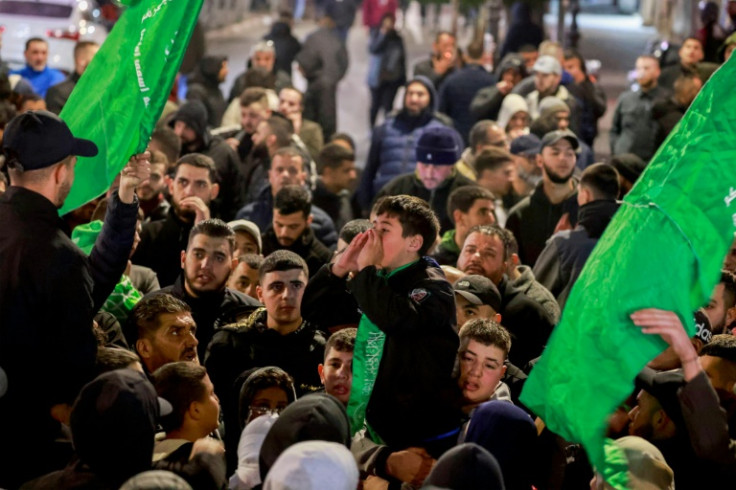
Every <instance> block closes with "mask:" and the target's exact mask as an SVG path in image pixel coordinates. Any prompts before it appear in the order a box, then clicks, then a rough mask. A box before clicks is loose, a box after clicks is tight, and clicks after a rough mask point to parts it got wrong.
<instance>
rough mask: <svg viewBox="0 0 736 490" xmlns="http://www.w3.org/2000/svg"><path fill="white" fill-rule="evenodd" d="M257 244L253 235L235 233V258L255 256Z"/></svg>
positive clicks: (242, 232)
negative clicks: (247, 255)
mask: <svg viewBox="0 0 736 490" xmlns="http://www.w3.org/2000/svg"><path fill="white" fill-rule="evenodd" d="M257 253H258V242H256V239H255V238H253V235H251V234H250V233H248V232H247V231H236V232H235V256H236V257H240V256H241V255H245V254H257Z"/></svg>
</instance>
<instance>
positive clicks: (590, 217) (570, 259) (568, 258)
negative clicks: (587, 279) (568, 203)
mask: <svg viewBox="0 0 736 490" xmlns="http://www.w3.org/2000/svg"><path fill="white" fill-rule="evenodd" d="M618 206H619V205H618V203H617V202H616V201H604V200H598V201H593V202H589V203H588V204H586V205H585V206H582V207H581V208H580V210H579V211H578V226H577V227H575V229H574V230H565V231H561V232H559V233H556V234H555V235H554V236H553V237H552V238H550V239H549V241H548V242H547V246H546V247H544V250H542V253H541V254H540V255H539V258H538V259H537V263H536V264H534V277H536V278H537V281H538V282H539V283H540V284H541V285H542V286H544V287H545V288H547V289H548V290H549V291H550V292H551V293H552V294H553V295H554V296H555V298H557V303H558V304H559V305H560V309H563V308H564V307H565V303H566V302H567V298H568V296H569V295H570V291H571V290H572V286H573V284H575V281H577V279H578V276H580V272H582V270H583V266H584V265H585V262H586V261H587V260H588V257H589V256H590V253H591V252H592V251H593V247H595V244H596V243H598V239H599V238H600V237H601V235H602V234H603V231H604V230H605V229H606V226H608V223H610V222H611V219H612V218H613V214H614V213H615V212H616V210H617V209H618Z"/></svg>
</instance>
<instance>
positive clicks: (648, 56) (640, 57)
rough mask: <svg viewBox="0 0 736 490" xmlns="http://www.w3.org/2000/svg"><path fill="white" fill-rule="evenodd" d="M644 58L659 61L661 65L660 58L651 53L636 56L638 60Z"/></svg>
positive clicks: (658, 63)
mask: <svg viewBox="0 0 736 490" xmlns="http://www.w3.org/2000/svg"><path fill="white" fill-rule="evenodd" d="M642 58H645V59H648V60H652V61H656V62H657V66H660V62H659V58H657V57H656V56H654V55H651V54H640V55H639V56H637V57H636V59H637V60H638V59H642Z"/></svg>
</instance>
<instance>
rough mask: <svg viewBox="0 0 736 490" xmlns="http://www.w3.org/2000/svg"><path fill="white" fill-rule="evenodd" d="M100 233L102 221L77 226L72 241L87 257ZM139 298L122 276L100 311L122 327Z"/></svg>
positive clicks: (126, 278) (133, 287)
mask: <svg viewBox="0 0 736 490" xmlns="http://www.w3.org/2000/svg"><path fill="white" fill-rule="evenodd" d="M101 231H102V221H99V220H96V221H91V222H89V223H87V224H85V225H79V226H77V227H76V228H74V230H72V241H73V242H74V243H75V244H76V245H77V246H78V247H79V248H80V249H82V251H83V252H84V253H85V254H87V255H89V254H90V253H91V252H92V247H94V245H95V241H96V240H97V236H98V235H99V234H100V232H101ZM141 298H143V295H141V293H140V292H139V291H138V290H137V289H136V288H135V286H134V285H133V283H132V282H130V278H129V277H128V276H126V275H125V274H123V275H122V276H121V277H120V281H118V283H117V284H116V285H115V289H113V291H112V293H110V296H108V298H107V300H105V303H104V304H103V305H102V308H100V310H102V311H106V312H108V313H111V314H112V315H113V316H114V317H115V318H116V319H117V320H118V321H119V322H120V324H121V325H122V324H123V323H125V322H126V321H127V319H128V314H129V313H130V311H131V310H132V309H133V307H134V306H135V305H136V303H138V302H139V301H140V300H141Z"/></svg>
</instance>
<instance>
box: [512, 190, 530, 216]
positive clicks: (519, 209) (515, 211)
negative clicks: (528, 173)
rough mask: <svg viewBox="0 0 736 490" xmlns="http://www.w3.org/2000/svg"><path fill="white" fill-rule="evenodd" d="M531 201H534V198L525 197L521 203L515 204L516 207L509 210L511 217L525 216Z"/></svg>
mask: <svg viewBox="0 0 736 490" xmlns="http://www.w3.org/2000/svg"><path fill="white" fill-rule="evenodd" d="M531 201H532V198H531V196H530V195H529V196H526V197H524V198H523V199H522V200H521V201H519V202H517V203H516V204H514V207H512V208H511V209H510V210H509V217H511V216H517V215H521V214H523V213H524V211H526V210H527V209H528V208H529V205H530V204H531Z"/></svg>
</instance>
